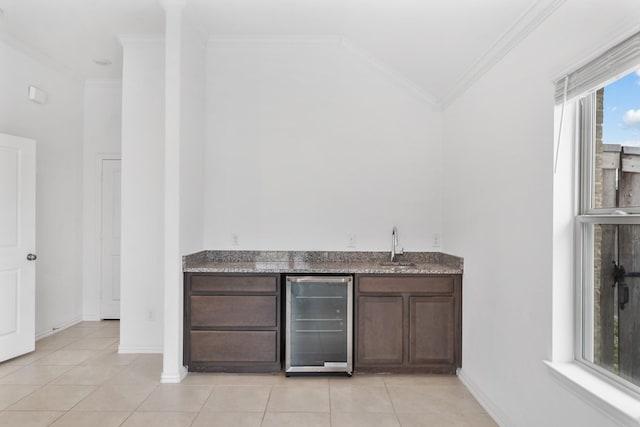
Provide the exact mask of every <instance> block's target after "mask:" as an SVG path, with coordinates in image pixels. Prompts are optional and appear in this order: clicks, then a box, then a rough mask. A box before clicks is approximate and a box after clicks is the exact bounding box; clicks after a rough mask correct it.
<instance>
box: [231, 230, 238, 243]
mask: <svg viewBox="0 0 640 427" xmlns="http://www.w3.org/2000/svg"><path fill="white" fill-rule="evenodd" d="M231 245H232V246H240V239H239V238H238V235H237V234H236V233H233V234H232V235H231Z"/></svg>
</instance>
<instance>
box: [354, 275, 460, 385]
mask: <svg viewBox="0 0 640 427" xmlns="http://www.w3.org/2000/svg"><path fill="white" fill-rule="evenodd" d="M355 289H356V291H355V292H356V295H355V297H356V298H355V301H356V304H355V316H356V318H355V319H354V320H355V331H356V333H355V349H356V354H355V361H354V363H355V366H354V370H355V371H356V372H358V371H359V372H366V371H368V372H429V373H455V372H456V368H457V367H460V366H461V360H462V310H461V309H462V298H461V297H462V279H461V276H460V275H433V276H426V275H365V274H360V275H356V288H355Z"/></svg>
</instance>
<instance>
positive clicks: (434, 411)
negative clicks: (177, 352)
mask: <svg viewBox="0 0 640 427" xmlns="http://www.w3.org/2000/svg"><path fill="white" fill-rule="evenodd" d="M118 334H119V324H118V322H117V321H104V322H82V323H79V324H77V325H75V326H73V327H71V328H68V329H65V330H63V331H61V332H59V333H56V334H54V335H51V336H49V337H46V338H44V339H41V340H39V341H38V342H37V343H36V351H35V352H33V353H30V354H28V355H25V356H22V357H18V358H16V359H12V360H10V361H7V362H4V363H0V426H2V427H13V426H16V427H36V426H55V427H71V426H80V427H111V426H123V427H132V426H142V427H165V426H166V427H182V426H184V427H188V426H191V427H205V426H219V427H224V426H232V427H245V426H269V427H270V426H277V427H286V426H295V427H315V426H318V427H323V426H333V427H342V426H363V427H376V426H406V427H409V426H412V427H414V426H415V427H417V426H429V427H438V426H469V427H470V426H473V427H485V426H496V424H495V422H494V421H493V420H492V419H491V417H489V415H487V413H486V412H485V411H484V410H483V408H482V407H481V406H480V405H479V404H478V403H477V402H476V401H475V400H474V398H473V397H472V396H471V394H470V393H469V392H468V391H467V389H466V388H465V387H464V386H463V385H462V384H461V383H460V381H459V380H458V379H457V378H456V377H451V376H409V375H405V376H403V375H354V376H353V377H352V378H342V377H340V378H338V377H330V378H326V377H312V378H309V377H306V378H305V377H297V378H286V377H285V376H284V375H231V374H189V376H188V377H187V378H186V379H185V380H184V381H183V382H182V383H181V384H160V383H159V378H160V371H161V364H162V360H161V356H160V355H148V354H118V353H117V348H118Z"/></svg>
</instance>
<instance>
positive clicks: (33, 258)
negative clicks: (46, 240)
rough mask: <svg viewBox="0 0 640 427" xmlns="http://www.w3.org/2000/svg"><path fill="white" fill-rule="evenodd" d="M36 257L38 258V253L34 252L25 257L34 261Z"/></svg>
mask: <svg viewBox="0 0 640 427" xmlns="http://www.w3.org/2000/svg"><path fill="white" fill-rule="evenodd" d="M37 258H38V255H36V254H29V255H27V259H28V260H29V261H35V260H36V259H37Z"/></svg>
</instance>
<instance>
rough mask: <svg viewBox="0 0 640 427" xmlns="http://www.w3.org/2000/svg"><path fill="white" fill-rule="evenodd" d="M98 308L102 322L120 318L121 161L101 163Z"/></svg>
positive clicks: (103, 161) (104, 161)
mask: <svg viewBox="0 0 640 427" xmlns="http://www.w3.org/2000/svg"><path fill="white" fill-rule="evenodd" d="M101 212H102V214H101V216H102V220H101V222H102V226H101V232H100V242H101V243H100V245H101V246H100V247H101V249H100V252H101V255H100V259H101V261H100V304H101V317H102V318H103V319H119V318H120V160H106V159H105V160H102V208H101Z"/></svg>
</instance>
